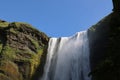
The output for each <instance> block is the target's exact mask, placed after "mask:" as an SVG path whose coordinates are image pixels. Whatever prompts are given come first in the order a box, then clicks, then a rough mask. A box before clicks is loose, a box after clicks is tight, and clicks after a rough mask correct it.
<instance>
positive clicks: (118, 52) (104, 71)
mask: <svg viewBox="0 0 120 80" xmlns="http://www.w3.org/2000/svg"><path fill="white" fill-rule="evenodd" d="M88 35H89V42H90V62H91V69H92V71H91V73H90V75H92V80H120V13H119V12H113V13H111V14H110V15H108V16H107V17H105V18H104V19H102V20H101V21H99V22H98V23H97V24H96V25H93V26H92V27H91V28H90V29H89V30H88Z"/></svg>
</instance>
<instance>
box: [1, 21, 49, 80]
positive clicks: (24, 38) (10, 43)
mask: <svg viewBox="0 0 120 80" xmlns="http://www.w3.org/2000/svg"><path fill="white" fill-rule="evenodd" d="M47 44H48V37H47V35H45V34H44V33H43V32H39V31H38V30H36V29H34V28H32V26H31V25H29V24H26V23H19V22H13V23H8V22H6V21H2V20H0V80H32V79H33V80H35V79H36V80H37V78H38V76H40V75H41V74H42V72H43V66H44V62H45V56H46V51H47ZM38 68H39V69H38Z"/></svg>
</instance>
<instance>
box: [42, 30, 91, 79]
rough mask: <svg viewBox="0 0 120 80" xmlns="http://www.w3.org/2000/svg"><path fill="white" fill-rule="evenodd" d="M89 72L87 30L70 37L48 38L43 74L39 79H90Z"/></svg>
mask: <svg viewBox="0 0 120 80" xmlns="http://www.w3.org/2000/svg"><path fill="white" fill-rule="evenodd" d="M89 72H90V67H89V46H88V38H87V31H82V32H78V33H77V34H76V35H74V36H72V37H62V38H51V39H50V41H49V47H48V54H47V61H46V65H45V68H44V74H43V77H42V78H41V79H40V80H91V78H90V77H88V73H89Z"/></svg>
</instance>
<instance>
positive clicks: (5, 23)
mask: <svg viewBox="0 0 120 80" xmlns="http://www.w3.org/2000/svg"><path fill="white" fill-rule="evenodd" d="M8 25H9V22H0V27H7V26H8Z"/></svg>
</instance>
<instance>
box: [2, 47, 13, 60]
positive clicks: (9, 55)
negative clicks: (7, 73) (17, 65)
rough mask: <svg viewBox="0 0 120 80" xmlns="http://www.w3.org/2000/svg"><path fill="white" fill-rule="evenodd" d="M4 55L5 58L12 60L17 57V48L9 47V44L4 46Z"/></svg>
mask: <svg viewBox="0 0 120 80" xmlns="http://www.w3.org/2000/svg"><path fill="white" fill-rule="evenodd" d="M2 56H3V58H5V59H6V60H8V59H9V60H12V59H14V58H15V49H13V48H11V47H9V46H8V45H7V46H5V47H4V48H3V52H2Z"/></svg>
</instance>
